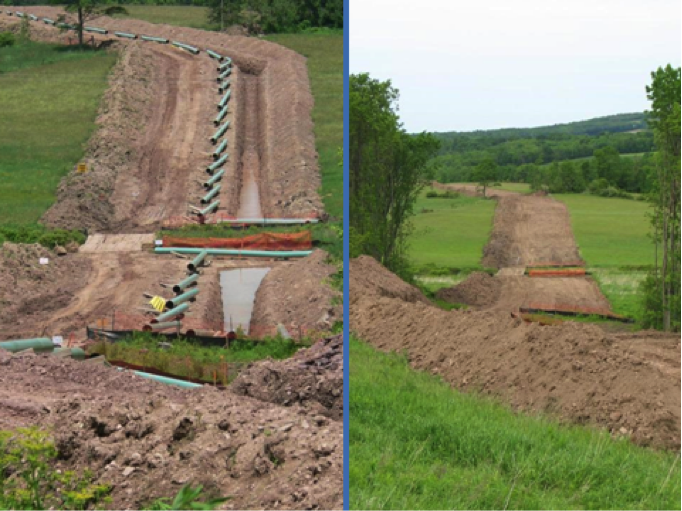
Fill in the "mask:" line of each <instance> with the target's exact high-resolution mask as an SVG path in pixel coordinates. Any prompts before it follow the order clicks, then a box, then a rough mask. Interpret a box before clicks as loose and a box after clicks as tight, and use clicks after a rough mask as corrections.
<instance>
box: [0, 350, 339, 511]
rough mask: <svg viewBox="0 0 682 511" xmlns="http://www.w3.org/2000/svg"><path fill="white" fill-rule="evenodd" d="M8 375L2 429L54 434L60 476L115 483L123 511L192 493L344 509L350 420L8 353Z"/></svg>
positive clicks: (0, 382) (241, 502) (255, 503)
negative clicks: (85, 474) (79, 473)
mask: <svg viewBox="0 0 682 511" xmlns="http://www.w3.org/2000/svg"><path fill="white" fill-rule="evenodd" d="M0 366H2V371H0V427H2V428H13V427H17V426H26V425H31V424H39V425H41V426H45V427H49V428H50V429H51V430H52V431H53V435H54V437H55V439H56V444H57V447H58V451H59V457H60V460H59V461H58V463H57V468H60V469H62V470H73V469H77V470H83V469H85V468H88V469H90V470H91V471H92V472H93V473H94V476H95V479H96V481H97V482H98V483H102V484H105V483H106V484H110V485H112V486H113V490H112V493H111V496H112V499H113V501H112V502H111V504H109V507H110V508H112V509H140V508H143V507H144V506H146V505H149V504H150V503H151V502H152V501H153V500H155V499H157V498H160V497H172V496H174V495H175V493H177V491H178V490H179V489H180V487H181V486H182V485H183V484H186V483H189V484H192V485H197V484H202V485H203V486H204V488H205V490H206V492H207V493H208V494H209V495H221V496H230V497H231V499H230V500H228V501H227V502H226V503H225V504H224V505H223V508H224V509H253V508H259V509H260V508H264V509H340V508H341V506H342V485H341V480H342V460H343V452H342V451H343V447H342V444H343V442H342V439H343V431H342V424H341V423H340V422H337V421H331V420H328V419H326V418H325V417H318V416H313V417H310V416H309V415H308V414H307V412H306V411H305V409H303V408H301V407H299V406H297V405H294V406H292V407H290V408H284V407H281V406H278V405H275V404H270V403H266V402H263V401H258V400H255V399H251V398H249V397H245V396H241V395H240V396H237V395H235V394H233V393H232V392H230V391H220V390H216V389H214V388H210V387H204V388H202V389H193V390H181V389H177V388H174V387H169V386H165V385H163V384H160V383H156V382H152V381H149V380H144V379H142V378H139V377H137V376H134V375H133V374H132V373H129V372H120V371H118V370H116V369H114V368H105V367H103V366H101V365H90V364H84V363H82V362H75V361H71V360H64V359H58V358H54V357H49V356H33V355H23V356H10V355H8V354H7V353H2V352H0ZM9 389H11V391H10V390H9Z"/></svg>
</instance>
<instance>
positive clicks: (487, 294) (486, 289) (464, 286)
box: [436, 271, 501, 307]
mask: <svg viewBox="0 0 682 511" xmlns="http://www.w3.org/2000/svg"><path fill="white" fill-rule="evenodd" d="M500 284H501V282H500V280H499V279H496V278H494V277H491V276H490V275H488V274H487V273H484V272H478V271H477V272H474V273H472V274H471V275H469V277H467V279H466V280H464V281H463V282H460V283H459V284H457V285H456V286H453V287H450V288H443V289H440V290H438V291H437V292H436V298H438V299H440V300H444V301H446V302H450V303H462V304H466V305H472V306H475V307H486V306H490V305H493V304H494V303H495V302H496V301H497V300H498V298H499V295H500Z"/></svg>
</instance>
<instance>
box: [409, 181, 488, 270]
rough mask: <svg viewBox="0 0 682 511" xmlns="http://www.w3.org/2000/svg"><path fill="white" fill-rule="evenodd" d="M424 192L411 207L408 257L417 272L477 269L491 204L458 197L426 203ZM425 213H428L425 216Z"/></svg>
mask: <svg viewBox="0 0 682 511" xmlns="http://www.w3.org/2000/svg"><path fill="white" fill-rule="evenodd" d="M428 191H429V190H428V189H427V190H424V191H423V192H422V194H421V195H420V197H419V199H418V200H417V204H416V206H415V213H416V216H415V217H414V219H413V224H414V233H413V234H412V236H411V237H410V251H409V257H410V261H411V263H412V265H413V266H414V267H415V268H417V271H418V272H419V271H420V270H419V268H422V267H426V266H437V267H442V268H480V263H481V257H482V256H483V247H484V246H485V244H486V243H487V242H488V238H489V236H490V232H491V231H492V226H493V215H494V213H495V205H496V204H497V203H496V202H495V201H492V200H486V199H481V198H476V197H467V196H464V195H461V196H459V197H457V198H455V199H441V198H439V199H435V198H434V199H429V198H427V197H426V193H427V192H428ZM425 211H428V212H425Z"/></svg>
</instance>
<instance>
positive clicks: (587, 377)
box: [349, 256, 680, 450]
mask: <svg viewBox="0 0 682 511" xmlns="http://www.w3.org/2000/svg"><path fill="white" fill-rule="evenodd" d="M349 273H350V279H351V280H350V304H349V308H350V328H351V331H352V332H354V333H355V334H357V335H358V336H359V337H360V338H361V339H363V340H365V341H367V342H369V343H371V344H372V345H373V346H375V347H377V348H378V349H381V350H384V351H397V352H406V353H407V355H408V357H409V361H410V364H411V365H412V366H413V367H414V368H416V369H420V370H426V371H429V372H432V373H434V374H437V375H440V376H442V377H443V378H444V379H445V381H447V382H448V383H450V384H451V385H452V386H453V387H455V388H458V389H461V390H464V391H470V392H480V393H483V394H486V395H492V396H495V397H497V398H499V399H500V400H502V401H503V402H505V403H508V404H509V405H511V406H512V407H513V408H514V409H516V410H519V411H525V412H530V413H539V414H548V415H550V416H553V417H556V418H559V419H561V420H565V421H568V422H572V423H579V424H587V425H593V426H597V427H603V428H606V429H608V430H609V431H610V432H611V433H612V434H613V435H614V436H628V437H630V438H631V439H632V440H633V441H634V442H636V443H638V444H641V445H651V446H655V447H659V448H668V449H676V450H679V448H680V337H679V335H671V334H662V333H659V332H649V331H646V332H639V333H636V334H633V333H623V334H614V333H607V332H605V331H604V330H603V329H602V328H600V327H598V326H595V325H589V324H583V323H571V322H566V323H562V324H560V325H555V326H541V325H539V324H537V323H525V322H523V321H522V320H520V319H515V318H512V317H511V315H510V314H509V312H502V311H473V310H468V311H456V310H453V311H450V312H447V311H444V310H442V309H440V308H437V307H435V306H432V305H430V304H428V300H427V299H426V298H425V297H423V296H422V295H421V293H420V292H419V291H418V290H417V289H416V288H411V286H408V285H407V284H405V283H404V282H403V281H402V280H400V279H399V278H398V277H396V276H395V275H393V274H391V273H390V272H388V270H386V269H385V268H383V267H382V266H381V265H380V264H379V263H377V262H376V261H374V260H373V259H370V258H368V257H364V256H363V257H361V258H358V259H356V260H353V261H351V265H350V269H349ZM546 280H550V279H546ZM543 281H545V280H544V279H543Z"/></svg>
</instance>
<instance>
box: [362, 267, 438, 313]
mask: <svg viewBox="0 0 682 511" xmlns="http://www.w3.org/2000/svg"><path fill="white" fill-rule="evenodd" d="M348 272H349V276H350V277H349V278H350V299H351V302H352V301H353V300H354V299H357V298H359V297H360V296H385V297H388V298H399V299H400V300H403V301H406V302H410V303H418V302H421V303H424V304H430V303H431V302H429V299H428V298H426V297H425V296H424V295H423V294H422V292H421V291H419V289H417V288H416V287H414V286H411V285H410V284H408V283H406V282H405V281H403V280H402V279H401V278H400V277H398V276H396V275H394V274H393V273H391V272H390V271H388V270H387V269H386V268H385V267H384V266H382V265H381V264H379V263H378V262H377V261H376V260H375V259H373V258H372V257H369V256H364V255H363V256H360V257H358V258H356V259H352V260H351V261H350V268H349V269H348Z"/></svg>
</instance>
